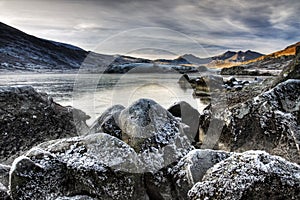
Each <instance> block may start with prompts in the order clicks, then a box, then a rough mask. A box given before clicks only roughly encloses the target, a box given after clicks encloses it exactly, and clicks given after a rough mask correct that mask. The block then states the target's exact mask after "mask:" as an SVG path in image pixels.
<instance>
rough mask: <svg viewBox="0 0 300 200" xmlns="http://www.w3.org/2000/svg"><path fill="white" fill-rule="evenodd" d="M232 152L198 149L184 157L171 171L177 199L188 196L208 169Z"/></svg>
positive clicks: (181, 199)
mask: <svg viewBox="0 0 300 200" xmlns="http://www.w3.org/2000/svg"><path fill="white" fill-rule="evenodd" d="M230 155H231V154H230V153H228V152H224V151H214V150H208V149H205V150H203V149H196V150H193V151H191V152H189V154H187V155H186V156H185V157H184V158H182V159H181V160H180V161H179V162H178V163H177V164H176V165H175V166H174V167H173V168H172V171H171V177H172V182H173V183H174V186H175V191H176V196H177V199H180V200H185V199H187V198H188V196H187V194H188V191H189V190H190V189H191V188H192V187H193V185H194V184H195V183H197V182H199V181H201V180H202V178H203V176H204V174H205V173H206V171H207V170H208V169H209V168H211V167H213V166H214V165H215V164H217V163H219V162H221V161H222V160H224V159H226V158H228V157H229V156H230Z"/></svg>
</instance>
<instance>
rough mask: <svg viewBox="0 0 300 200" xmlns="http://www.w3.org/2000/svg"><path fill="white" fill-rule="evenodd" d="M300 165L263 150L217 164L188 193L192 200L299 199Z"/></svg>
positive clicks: (243, 154) (239, 155)
mask: <svg viewBox="0 0 300 200" xmlns="http://www.w3.org/2000/svg"><path fill="white" fill-rule="evenodd" d="M299 187H300V166H299V165H297V164H294V163H290V162H288V161H286V160H285V159H283V158H281V157H277V156H271V155H269V154H268V153H266V152H262V151H248V152H245V153H242V154H239V153H236V154H234V155H233V156H231V157H229V158H227V159H225V160H223V161H221V162H219V163H217V164H216V165H215V166H213V167H212V168H210V169H209V170H208V171H207V172H206V174H205V175H204V177H203V179H202V182H198V183H196V184H195V185H194V186H193V188H192V189H191V190H190V191H189V192H188V196H189V199H191V200H196V199H220V200H227V199H228V200H229V199H236V200H239V199H245V200H248V199H249V200H250V199H299V198H300V190H299Z"/></svg>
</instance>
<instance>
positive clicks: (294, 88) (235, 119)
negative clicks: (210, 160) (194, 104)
mask: <svg viewBox="0 0 300 200" xmlns="http://www.w3.org/2000/svg"><path fill="white" fill-rule="evenodd" d="M299 106H300V80H287V81H285V82H283V83H281V84H279V85H277V86H276V87H275V88H273V89H271V90H269V91H267V92H265V93H263V94H261V95H259V96H257V97H255V98H254V99H252V100H249V101H247V102H245V103H241V104H238V105H236V106H234V107H233V108H231V109H230V110H229V112H227V113H226V116H225V121H226V123H227V124H226V126H225V128H224V129H223V132H222V134H221V136H220V142H221V143H222V144H224V145H225V146H226V147H228V148H229V150H231V151H235V150H239V151H245V150H251V149H261V150H267V151H269V152H270V153H272V154H276V155H280V156H283V157H285V158H286V159H288V160H291V161H293V162H297V163H300V160H299V157H300V156H299V152H300V151H299V145H300V123H299V122H300V117H299V116H300V107H299Z"/></svg>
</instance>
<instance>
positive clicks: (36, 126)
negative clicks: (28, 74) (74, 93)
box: [0, 87, 89, 163]
mask: <svg viewBox="0 0 300 200" xmlns="http://www.w3.org/2000/svg"><path fill="white" fill-rule="evenodd" d="M73 114H75V115H77V117H76V119H77V120H76V121H74V120H73ZM88 118H89V117H88V116H86V115H85V114H84V113H83V112H82V111H79V110H76V109H73V108H71V107H63V106H61V105H59V104H56V103H55V102H53V100H52V98H51V97H49V96H47V95H46V94H42V93H38V92H36V91H35V90H34V89H33V88H32V87H1V88H0V162H2V163H11V162H12V161H13V159H14V158H16V157H17V156H18V155H20V154H21V153H22V152H25V151H27V150H29V149H30V148H32V147H33V146H35V145H37V144H39V143H41V142H45V141H48V140H53V139H57V138H65V137H71V136H76V135H78V134H79V133H80V132H85V131H86V129H87V126H86V124H85V121H86V119H88ZM76 126H77V128H78V130H77V129H76Z"/></svg>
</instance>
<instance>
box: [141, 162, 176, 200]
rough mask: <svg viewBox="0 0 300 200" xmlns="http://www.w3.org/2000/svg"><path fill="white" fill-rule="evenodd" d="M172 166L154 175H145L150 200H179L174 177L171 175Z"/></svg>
mask: <svg viewBox="0 0 300 200" xmlns="http://www.w3.org/2000/svg"><path fill="white" fill-rule="evenodd" d="M172 166H173V165H169V166H167V167H164V168H162V169H161V170H159V171H157V172H154V173H145V175H144V177H145V186H146V190H147V194H148V195H149V198H150V199H155V200H173V199H177V194H176V191H175V188H174V183H173V180H172V175H171V173H170V171H171V169H172Z"/></svg>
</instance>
